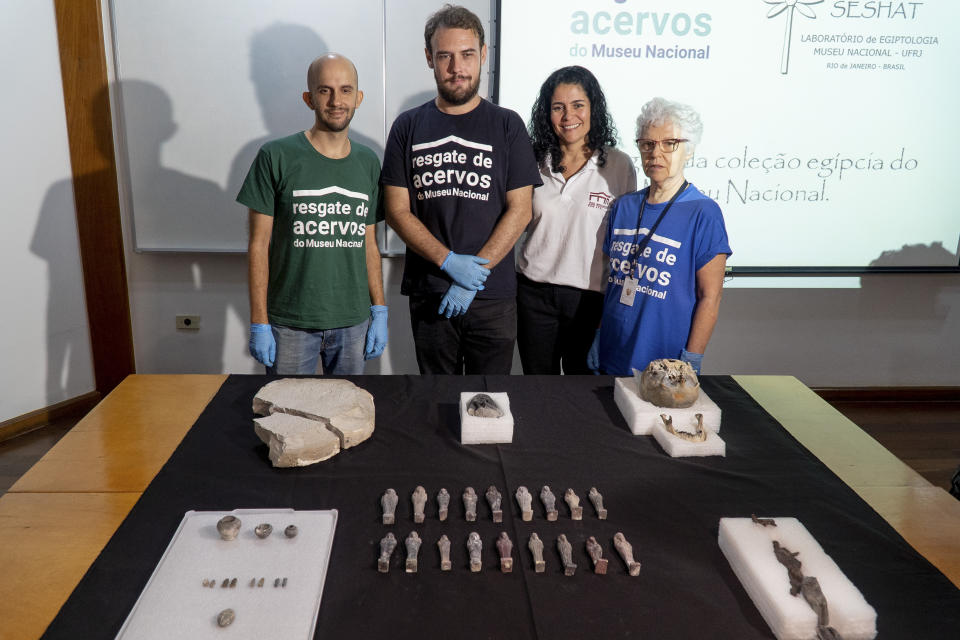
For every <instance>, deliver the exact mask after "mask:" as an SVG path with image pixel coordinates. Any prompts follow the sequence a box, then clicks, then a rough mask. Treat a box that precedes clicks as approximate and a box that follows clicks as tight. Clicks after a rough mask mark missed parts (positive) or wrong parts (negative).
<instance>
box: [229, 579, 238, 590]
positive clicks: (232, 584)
mask: <svg viewBox="0 0 960 640" xmlns="http://www.w3.org/2000/svg"><path fill="white" fill-rule="evenodd" d="M236 586H237V579H236V578H232V579H231V580H230V588H231V589H233V588H234V587H236Z"/></svg>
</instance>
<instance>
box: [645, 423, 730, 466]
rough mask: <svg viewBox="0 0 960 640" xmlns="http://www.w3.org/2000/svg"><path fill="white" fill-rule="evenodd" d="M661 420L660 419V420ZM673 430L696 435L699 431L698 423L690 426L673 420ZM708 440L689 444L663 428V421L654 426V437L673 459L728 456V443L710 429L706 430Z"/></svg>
mask: <svg viewBox="0 0 960 640" xmlns="http://www.w3.org/2000/svg"><path fill="white" fill-rule="evenodd" d="M658 420H659V418H658ZM673 428H674V429H675V430H677V431H687V432H689V433H695V432H696V430H697V421H696V420H692V421H690V423H689V424H687V423H682V422H677V420H676V418H674V420H673ZM706 431H707V439H706V440H704V441H703V442H689V441H687V440H684V439H683V438H678V437H677V436H675V435H673V434H672V433H670V432H669V431H667V428H666V427H665V426H663V420H660V424H656V425H654V426H653V437H654V439H655V440H656V441H657V443H658V444H659V445H660V446H661V447H663V450H664V451H666V452H667V453H668V454H670V457H671V458H685V457H688V456H726V455H727V443H726V442H724V441H723V440H722V439H721V438H720V436H718V435H717V434H716V433H715V432H713V431H711V430H710V429H706Z"/></svg>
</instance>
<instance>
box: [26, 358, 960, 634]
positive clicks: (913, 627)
mask: <svg viewBox="0 0 960 640" xmlns="http://www.w3.org/2000/svg"><path fill="white" fill-rule="evenodd" d="M348 379H350V380H352V381H354V382H355V383H356V384H358V385H359V386H361V387H363V388H364V389H366V390H368V391H369V392H370V393H372V394H373V396H374V398H375V401H376V409H377V418H376V431H375V432H374V434H373V437H372V438H371V439H370V440H368V441H367V442H365V443H363V444H361V445H359V446H357V447H354V448H352V449H349V450H347V451H345V452H343V453H341V454H340V455H337V456H336V457H334V458H331V459H330V460H327V461H325V462H322V463H319V464H315V465H312V466H309V467H304V468H294V469H275V468H273V467H272V466H271V465H270V462H269V460H268V459H267V448H266V446H265V445H263V444H262V443H261V442H260V441H259V440H258V439H257V437H256V435H255V434H254V430H253V424H252V418H253V414H252V411H251V400H252V398H253V395H254V393H255V392H256V391H257V390H258V389H259V388H260V387H261V386H262V385H263V384H265V383H266V382H267V381H268V380H269V378H265V377H263V376H237V375H234V376H230V377H229V378H228V379H227V381H226V382H225V383H224V385H223V387H222V388H221V389H220V390H219V392H218V393H217V394H216V396H215V397H214V399H213V400H212V401H211V402H210V404H209V405H208V407H207V408H206V409H205V410H204V412H203V413H202V414H201V416H200V417H199V419H198V420H197V422H196V424H195V425H194V426H193V428H192V429H191V430H190V431H189V433H188V434H187V435H186V437H185V438H184V440H183V442H182V443H181V444H180V446H179V447H178V448H177V449H176V451H175V452H174V454H173V455H172V456H171V458H170V460H169V461H168V463H167V464H166V465H165V466H164V467H163V469H162V470H161V471H160V472H159V473H158V474H157V476H156V478H155V479H154V480H153V482H152V483H151V484H150V486H149V487H148V488H147V490H146V492H145V493H144V494H143V496H142V497H141V499H140V501H139V502H138V503H137V504H136V505H135V506H134V508H133V510H132V511H131V512H130V514H129V515H128V517H127V518H126V520H125V521H124V522H123V524H122V525H121V526H120V528H119V529H118V530H117V532H116V534H115V535H114V536H113V538H112V539H111V540H110V542H109V543H108V544H107V546H106V547H105V548H104V550H103V552H102V553H101V554H100V556H99V558H98V559H97V560H96V561H95V562H94V564H93V565H92V566H91V568H90V569H89V571H88V572H87V574H86V575H85V577H84V578H83V579H82V580H81V582H80V584H79V585H78V586H77V588H76V589H75V591H74V592H73V594H72V595H71V596H70V598H69V600H68V601H67V603H66V604H65V605H64V606H63V608H62V609H61V611H60V613H59V614H58V615H57V617H56V619H55V620H54V621H53V622H52V623H51V625H50V627H49V628H48V629H47V632H46V634H45V636H44V637H45V638H50V639H53V638H70V639H71V640H73V639H75V638H85V639H93V638H113V637H114V636H115V634H116V633H117V632H118V631H119V629H120V626H121V625H122V624H123V621H124V619H125V618H126V616H127V614H128V613H129V611H130V609H131V608H132V607H133V604H134V603H135V602H136V599H137V597H138V595H139V593H140V591H141V590H142V589H143V587H144V585H145V584H146V582H147V580H148V578H149V577H150V575H151V573H152V572H153V570H154V567H155V565H156V563H157V562H158V561H159V560H160V557H161V555H162V554H163V552H164V549H165V548H166V546H167V544H168V543H169V541H170V538H171V537H172V535H173V534H174V532H175V530H176V528H177V526H178V525H179V523H180V521H181V519H182V518H183V514H184V512H186V511H188V510H191V509H195V510H224V511H229V510H233V509H235V508H279V507H292V508H294V509H337V510H338V511H339V520H338V524H337V530H336V535H335V539H334V544H333V551H332V556H331V561H330V566H329V571H328V573H327V579H326V585H325V587H324V592H323V602H322V605H321V607H320V614H319V620H318V622H317V633H316V637H317V638H374V637H384V638H435V637H444V638H446V637H455V638H541V639H546V638H550V639H554V638H587V637H595V638H621V637H624V638H626V637H633V638H738V639H741V638H770V637H773V636H772V634H771V633H770V630H769V628H768V627H767V625H766V623H765V622H764V621H763V619H762V618H761V617H760V614H759V613H758V611H757V609H756V608H755V607H754V605H753V603H752V602H751V600H750V598H749V597H748V596H747V594H746V592H745V591H744V590H743V587H741V585H740V583H739V581H738V580H737V578H736V577H735V576H734V574H733V572H732V570H731V569H730V566H729V565H728V563H727V561H726V559H725V558H724V556H723V554H722V553H721V552H720V549H719V548H718V546H717V530H718V522H719V520H720V518H722V517H728V516H730V517H749V516H750V514H751V513H756V514H758V515H767V516H792V517H796V518H798V519H799V520H800V521H801V522H802V523H803V524H804V525H805V526H806V527H807V529H808V530H809V531H810V533H811V534H812V535H813V536H814V537H815V538H816V539H817V540H818V541H819V542H820V544H821V545H822V546H823V548H824V549H825V551H826V552H827V554H829V555H830V556H831V557H832V558H833V559H834V560H835V561H836V562H837V564H838V565H839V566H840V568H841V569H842V570H843V572H844V573H845V574H846V575H847V577H848V578H849V579H850V580H851V581H852V582H853V583H854V584H855V585H857V587H859V589H860V590H861V591H862V592H863V594H864V596H865V597H866V599H867V601H868V602H869V603H870V604H871V605H873V606H874V607H875V608H876V610H877V613H878V622H877V627H878V630H879V637H880V638H883V639H886V638H910V639H911V640H915V639H917V638H925V639H928V638H951V639H955V638H957V637H958V630H960V590H957V589H956V588H955V587H954V586H953V585H952V584H951V583H950V582H949V580H947V579H946V577H944V576H943V574H941V573H940V572H939V571H938V570H937V569H936V568H934V567H933V566H932V565H931V564H930V563H929V562H927V561H926V560H925V559H924V558H922V557H921V556H920V555H919V554H918V553H917V552H916V551H914V550H913V548H911V547H910V546H909V545H908V544H907V543H906V542H905V541H904V540H903V539H902V538H901V537H900V536H899V534H897V533H896V532H895V531H894V530H893V529H892V528H891V527H890V526H889V525H888V524H886V522H884V521H883V520H882V519H881V518H880V516H878V515H877V514H876V513H875V512H874V511H873V510H872V509H871V508H870V507H869V506H868V505H866V504H865V503H864V502H863V501H862V500H861V499H860V498H859V497H858V496H857V495H856V494H855V493H854V492H853V491H852V490H851V489H849V488H848V487H847V486H846V485H845V484H844V483H843V482H841V481H840V480H839V479H838V478H837V477H836V476H835V475H834V474H833V473H832V472H830V471H829V470H828V469H827V468H826V467H825V466H824V465H823V464H822V463H821V462H820V461H819V460H817V459H816V458H815V457H814V456H813V455H812V454H811V453H809V452H808V451H807V450H806V449H805V448H803V447H802V446H801V445H800V444H799V443H798V442H797V441H796V440H795V439H794V438H793V437H792V436H790V435H789V434H788V433H787V432H786V431H785V430H784V429H783V428H782V427H781V426H780V425H779V424H778V423H777V422H776V421H775V420H773V419H772V418H771V417H770V416H769V415H768V414H767V413H766V412H765V411H764V410H763V409H762V408H761V407H759V405H757V403H756V402H754V401H753V399H751V398H750V397H749V396H748V395H747V394H746V393H745V392H744V391H743V390H742V389H741V388H740V387H739V386H738V385H737V384H736V383H735V382H734V381H733V380H732V379H730V378H728V377H709V376H708V377H706V378H705V379H704V381H703V389H704V390H705V391H706V393H707V394H708V395H709V396H710V398H712V399H713V400H714V401H715V402H716V403H717V404H718V405H719V406H720V407H721V409H722V411H723V423H722V429H721V431H720V435H721V437H722V438H723V439H724V440H725V441H726V443H727V455H726V457H707V458H676V459H674V458H670V457H669V456H667V455H666V454H665V453H664V452H663V451H662V450H661V449H660V447H659V445H657V443H656V441H655V440H654V439H653V438H652V437H643V436H634V435H632V434H631V433H630V431H629V429H628V428H627V426H626V423H625V421H624V419H623V418H622V417H621V415H620V413H619V411H618V410H617V408H616V405H615V404H614V402H613V378H610V377H591V376H558V377H547V376H543V377H541V376H483V377H481V376H475V377H454V376H358V377H352V378H348ZM461 391H507V392H509V394H510V402H511V409H512V413H513V416H514V419H515V423H516V424H515V428H514V437H513V443H512V444H506V445H476V446H463V445H461V444H459V417H458V409H457V403H458V401H459V397H460V392H461ZM544 484H549V485H550V487H551V488H552V489H553V491H554V493H555V494H556V495H557V503H558V509H559V510H560V514H561V515H560V519H559V520H558V521H557V522H548V521H547V520H546V519H545V516H544V512H543V507H542V505H541V504H540V501H539V499H538V494H539V490H540V487H542V486H543V485H544ZM417 485H423V486H424V487H425V488H426V489H427V493H428V495H429V496H430V501H429V502H428V506H427V521H426V522H425V523H424V524H422V525H414V524H413V519H412V508H411V506H410V500H409V497H410V494H411V493H412V491H413V489H414V488H415V487H416V486H417ZM468 485H469V486H472V487H474V488H475V489H476V490H477V493H478V494H479V496H480V501H479V519H478V522H476V523H468V522H466V521H465V520H464V517H463V513H464V510H463V504H462V501H461V500H460V495H461V493H462V491H463V489H464V488H465V487H466V486H468ZM489 485H496V486H497V487H498V488H499V490H500V492H501V493H502V494H503V497H504V499H503V504H504V522H503V524H494V523H493V522H492V521H491V518H490V511H489V507H488V506H487V504H486V502H485V500H484V498H483V493H484V491H485V490H486V487H488V486H489ZM520 485H526V486H527V487H528V488H529V489H530V491H531V492H532V493H533V494H534V497H535V499H534V507H535V511H534V514H535V515H534V520H533V522H522V521H521V519H520V512H519V508H518V506H517V503H516V501H515V500H514V499H513V494H514V492H515V491H516V489H517V487H518V486H520ZM591 486H596V487H597V488H598V489H599V490H600V492H601V493H602V494H603V496H604V501H605V505H606V507H607V509H608V510H609V518H608V519H607V520H606V521H602V520H599V519H597V518H596V515H595V512H594V510H593V507H592V505H591V504H590V503H589V501H588V499H587V491H588V490H589V488H590V487H591ZM388 487H393V488H394V489H396V491H397V493H398V495H399V496H400V505H399V507H398V509H397V524H396V525H394V526H392V527H388V526H384V525H382V524H381V523H380V506H379V501H380V496H381V494H382V493H383V491H384V490H385V489H386V488H388ZM441 487H446V488H447V489H448V491H449V492H450V494H451V497H452V499H451V513H450V518H449V519H448V520H447V521H446V522H440V521H439V520H438V519H437V517H436V503H435V501H434V496H435V495H436V493H437V491H438V490H439V489H440V488H441ZM567 487H572V488H574V489H575V490H576V492H577V493H578V495H579V496H580V498H581V504H583V506H584V519H583V520H582V521H579V522H577V521H572V520H571V519H570V517H569V512H568V510H567V508H566V505H565V504H564V503H563V500H562V495H563V492H564V491H565V490H566V488H567ZM930 526H936V523H935V522H931V523H930ZM388 530H392V531H394V534H395V535H396V536H397V538H398V540H399V542H400V544H399V545H398V548H397V551H396V552H395V554H394V557H393V565H392V570H391V571H390V573H388V574H381V573H378V572H377V569H376V559H377V556H378V554H379V540H380V538H381V537H383V536H384V535H385V533H386V531H388ZM412 530H417V531H418V532H419V534H420V536H421V538H423V540H424V543H423V547H422V549H421V552H420V571H419V573H417V574H406V573H404V571H403V565H402V561H403V556H404V555H405V554H404V553H403V539H404V538H405V537H406V536H407V534H408V533H409V532H410V531H412ZM470 531H477V532H478V533H479V534H480V536H481V538H482V540H483V543H484V568H483V571H482V572H481V573H471V572H470V571H469V568H468V557H467V551H466V547H465V543H466V539H467V535H468V533H469V532H470ZM500 531H507V532H508V533H509V535H510V538H511V539H512V540H513V543H514V551H513V556H514V559H515V569H514V571H513V573H510V574H502V573H500V571H499V570H498V560H497V554H496V549H495V547H494V541H495V540H496V538H497V536H498V535H499V533H500ZM533 531H536V532H537V533H538V534H539V536H540V538H541V539H542V540H543V541H544V544H545V546H546V549H545V556H546V559H547V571H546V573H544V574H536V573H534V572H533V567H532V561H531V556H530V553H529V551H528V550H527V546H526V543H527V540H528V538H529V535H530V533H531V532H533ZM617 531H622V532H623V533H624V534H625V535H626V537H627V539H628V540H629V541H630V542H631V543H632V544H633V546H634V552H635V556H636V557H637V559H638V560H640V561H641V562H642V563H643V570H642V571H641V573H640V575H639V576H638V577H631V576H629V575H628V574H627V572H626V568H625V566H624V564H623V562H622V561H621V560H620V558H619V556H617V555H616V552H615V551H614V549H613V545H612V538H613V535H614V533H615V532H617ZM443 533H446V534H447V536H448V537H449V538H450V540H451V542H452V545H453V550H452V559H453V564H454V568H453V571H449V572H441V571H440V570H439V564H440V562H439V557H438V554H437V549H436V541H437V539H438V538H439V537H440V535H441V534H443ZM561 533H564V534H566V536H567V537H568V538H569V540H570V542H571V543H572V545H573V548H574V561H575V562H576V563H577V564H578V565H579V569H578V570H577V573H576V575H575V576H573V577H566V576H564V575H563V570H562V567H561V563H560V558H559V555H558V554H557V551H556V538H557V536H558V535H559V534H561ZM591 535H593V536H595V537H596V538H597V540H598V541H599V542H600V543H601V545H602V546H603V547H604V552H605V556H606V557H608V558H609V559H610V570H609V572H608V574H607V575H605V576H602V575H595V574H593V573H592V571H591V567H590V560H589V558H588V556H587V555H586V552H585V549H584V542H585V540H586V539H587V537H589V536H591ZM201 577H202V576H201ZM198 583H199V578H198ZM198 589H200V587H198ZM228 635H229V633H225V634H224V638H227V637H228Z"/></svg>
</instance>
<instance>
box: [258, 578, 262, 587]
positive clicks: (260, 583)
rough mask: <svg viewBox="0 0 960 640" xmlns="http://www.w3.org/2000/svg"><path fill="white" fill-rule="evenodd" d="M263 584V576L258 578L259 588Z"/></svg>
mask: <svg viewBox="0 0 960 640" xmlns="http://www.w3.org/2000/svg"><path fill="white" fill-rule="evenodd" d="M262 586H263V578H260V579H259V580H257V588H258V589H259V588H260V587H262Z"/></svg>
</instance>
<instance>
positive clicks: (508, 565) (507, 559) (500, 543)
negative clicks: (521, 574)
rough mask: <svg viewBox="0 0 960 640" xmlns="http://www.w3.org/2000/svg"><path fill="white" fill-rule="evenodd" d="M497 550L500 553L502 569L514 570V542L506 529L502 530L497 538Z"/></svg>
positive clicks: (507, 571) (506, 571) (503, 570)
mask: <svg viewBox="0 0 960 640" xmlns="http://www.w3.org/2000/svg"><path fill="white" fill-rule="evenodd" d="M497 551H498V552H499V553H500V571H501V572H503V573H510V572H511V571H513V542H511V541H510V536H508V535H507V532H506V531H501V532H500V537H499V538H497Z"/></svg>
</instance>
